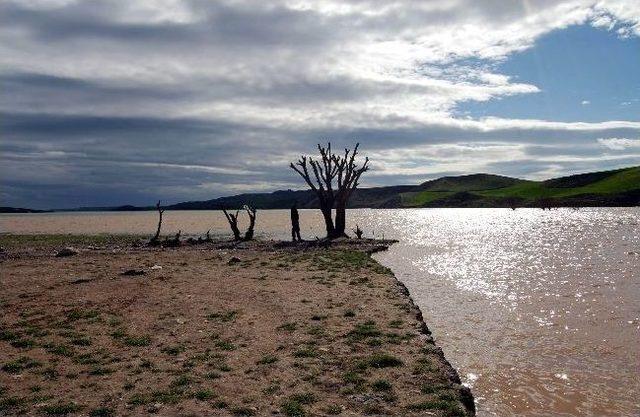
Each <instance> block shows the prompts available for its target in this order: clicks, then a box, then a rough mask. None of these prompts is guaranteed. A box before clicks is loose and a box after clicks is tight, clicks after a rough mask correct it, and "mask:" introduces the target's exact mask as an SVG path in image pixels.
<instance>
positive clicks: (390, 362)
mask: <svg viewBox="0 0 640 417" xmlns="http://www.w3.org/2000/svg"><path fill="white" fill-rule="evenodd" d="M402 365H403V362H402V360H400V359H398V358H396V357H395V356H393V355H390V354H388V353H374V354H373V355H371V356H369V357H368V358H366V359H363V360H362V361H360V362H358V365H357V366H358V368H359V369H366V368H389V367H395V366H402Z"/></svg>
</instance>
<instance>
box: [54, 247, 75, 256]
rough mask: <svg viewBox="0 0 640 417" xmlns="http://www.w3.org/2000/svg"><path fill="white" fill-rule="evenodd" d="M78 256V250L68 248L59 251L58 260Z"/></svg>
mask: <svg viewBox="0 0 640 417" xmlns="http://www.w3.org/2000/svg"><path fill="white" fill-rule="evenodd" d="M77 254H78V251H77V250H75V249H74V248H72V247H67V248H64V249H61V250H59V251H58V253H56V258H62V257H65V256H73V255H77Z"/></svg>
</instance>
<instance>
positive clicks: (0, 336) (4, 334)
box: [0, 329, 20, 342]
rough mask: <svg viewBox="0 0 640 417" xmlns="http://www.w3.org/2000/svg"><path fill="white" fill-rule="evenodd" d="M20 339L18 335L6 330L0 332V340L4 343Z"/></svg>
mask: <svg viewBox="0 0 640 417" xmlns="http://www.w3.org/2000/svg"><path fill="white" fill-rule="evenodd" d="M19 337H20V335H19V334H18V333H16V332H13V331H11V330H8V329H2V330H0V340H4V341H5V342H9V341H11V340H16V339H18V338H19Z"/></svg>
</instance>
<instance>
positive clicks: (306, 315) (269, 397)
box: [0, 236, 473, 416]
mask: <svg viewBox="0 0 640 417" xmlns="http://www.w3.org/2000/svg"><path fill="white" fill-rule="evenodd" d="M133 241H134V240H133V239H130V238H105V237H100V238H91V237H47V236H45V237H39V238H33V237H20V236H2V237H1V238H0V245H1V246H2V247H3V249H4V251H3V252H2V253H1V254H0V257H1V258H0V259H1V263H0V268H1V271H2V273H1V277H0V288H2V291H1V295H0V303H1V304H0V306H1V308H2V318H1V321H0V362H1V363H0V366H1V371H0V415H16V414H25V415H65V414H69V415H89V416H121V415H122V416H134V415H148V414H149V413H155V414H157V415H167V416H174V415H194V416H199V415H223V416H229V415H231V416H251V415H256V416H258V415H260V416H262V415H283V416H305V415H307V416H311V415H345V416H350V415H397V416H411V415H433V416H465V415H473V411H472V410H471V408H472V407H473V400H472V398H471V396H470V393H469V392H468V391H467V390H466V389H463V388H461V386H460V380H459V378H458V376H457V374H456V372H455V371H454V370H453V368H451V366H450V365H449V364H448V362H446V360H445V359H444V357H443V355H442V352H441V350H440V349H439V348H437V347H436V346H435V345H434V344H433V341H432V339H431V337H430V336H429V333H428V329H427V328H426V325H425V324H424V322H423V321H422V315H421V313H420V311H419V310H418V308H417V307H416V306H415V305H414V304H413V302H412V301H411V299H410V297H409V296H408V293H407V292H406V289H405V288H404V287H403V286H402V285H401V284H399V283H398V281H397V280H396V279H395V278H394V276H393V274H392V273H391V272H390V271H389V270H388V269H386V268H384V267H382V266H381V265H379V264H378V263H376V262H375V261H374V260H372V259H371V258H370V256H369V255H368V253H369V252H371V251H373V250H379V249H381V248H382V247H381V245H383V244H385V242H373V241H367V242H363V243H360V244H353V243H356V241H352V242H345V243H341V244H337V245H333V246H332V247H331V248H306V249H303V248H301V247H288V246H282V245H279V244H276V243H273V242H271V243H268V242H263V243H260V242H257V243H250V244H241V245H238V246H235V245H231V244H228V243H223V242H219V243H211V244H203V245H197V246H183V247H180V248H175V249H160V248H153V249H151V248H146V247H134V246H132V245H131V243H132V242H133ZM67 245H74V246H76V247H77V248H78V249H79V253H78V254H75V255H73V256H68V257H55V256H54V254H55V253H56V251H57V250H58V249H60V248H61V247H63V246H67ZM128 270H133V271H134V272H130V274H131V275H123V272H125V271H128ZM138 274H139V275H138Z"/></svg>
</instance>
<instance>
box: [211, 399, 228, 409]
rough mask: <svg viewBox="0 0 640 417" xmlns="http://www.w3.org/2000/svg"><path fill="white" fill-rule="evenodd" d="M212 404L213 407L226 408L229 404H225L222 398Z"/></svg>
mask: <svg viewBox="0 0 640 417" xmlns="http://www.w3.org/2000/svg"><path fill="white" fill-rule="evenodd" d="M212 405H213V407H214V408H227V407H228V406H229V404H227V402H226V401H224V400H218V401H216V402H214V403H213V404H212Z"/></svg>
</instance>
